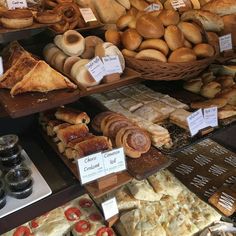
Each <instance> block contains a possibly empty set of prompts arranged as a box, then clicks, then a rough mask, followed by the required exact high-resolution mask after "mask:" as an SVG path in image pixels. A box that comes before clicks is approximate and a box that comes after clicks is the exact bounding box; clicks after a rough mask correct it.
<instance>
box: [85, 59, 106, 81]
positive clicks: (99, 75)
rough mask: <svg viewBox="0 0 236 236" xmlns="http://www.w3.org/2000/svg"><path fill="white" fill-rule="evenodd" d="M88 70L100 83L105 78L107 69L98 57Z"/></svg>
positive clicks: (90, 63)
mask: <svg viewBox="0 0 236 236" xmlns="http://www.w3.org/2000/svg"><path fill="white" fill-rule="evenodd" d="M86 68H87V69H88V71H89V73H90V74H91V75H92V76H93V78H94V79H95V80H96V81H97V82H100V81H101V80H102V79H103V77H104V76H105V67H104V65H103V63H102V61H101V60H100V58H99V57H98V56H97V57H95V58H93V59H92V60H91V61H90V62H89V63H88V64H87V65H86Z"/></svg>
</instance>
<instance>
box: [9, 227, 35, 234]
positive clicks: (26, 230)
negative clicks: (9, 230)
mask: <svg viewBox="0 0 236 236" xmlns="http://www.w3.org/2000/svg"><path fill="white" fill-rule="evenodd" d="M13 236H32V234H31V232H30V229H29V228H28V227H27V226H20V227H18V228H17V229H16V231H15V232H14V234H13Z"/></svg>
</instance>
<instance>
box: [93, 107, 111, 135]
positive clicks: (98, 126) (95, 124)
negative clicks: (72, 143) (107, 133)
mask: <svg viewBox="0 0 236 236" xmlns="http://www.w3.org/2000/svg"><path fill="white" fill-rule="evenodd" d="M112 113H113V112H112V111H104V112H101V113H99V114H97V115H96V116H95V117H94V118H93V120H92V123H91V126H92V128H93V130H94V131H96V132H98V133H101V132H102V130H101V122H102V120H103V119H104V118H105V117H106V116H107V115H110V114H112Z"/></svg>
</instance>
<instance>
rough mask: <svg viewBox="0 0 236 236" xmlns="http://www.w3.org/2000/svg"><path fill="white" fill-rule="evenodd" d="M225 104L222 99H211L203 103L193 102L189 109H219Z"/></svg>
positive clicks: (225, 100)
mask: <svg viewBox="0 0 236 236" xmlns="http://www.w3.org/2000/svg"><path fill="white" fill-rule="evenodd" d="M226 104H227V99H224V98H213V99H210V100H206V101H203V102H193V103H191V105H190V106H191V108H193V109H200V108H208V107H217V108H221V107H224V106H225V105H226Z"/></svg>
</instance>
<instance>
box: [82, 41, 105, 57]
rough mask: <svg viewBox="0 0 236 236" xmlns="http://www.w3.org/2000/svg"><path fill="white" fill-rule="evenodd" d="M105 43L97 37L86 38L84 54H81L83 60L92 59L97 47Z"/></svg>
mask: <svg viewBox="0 0 236 236" xmlns="http://www.w3.org/2000/svg"><path fill="white" fill-rule="evenodd" d="M100 43H103V40H102V39H100V38H99V37H97V36H87V37H86V38H85V49H84V52H83V53H82V54H81V58H83V59H91V58H93V57H94V55H95V47H96V46H97V45H98V44H100Z"/></svg>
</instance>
